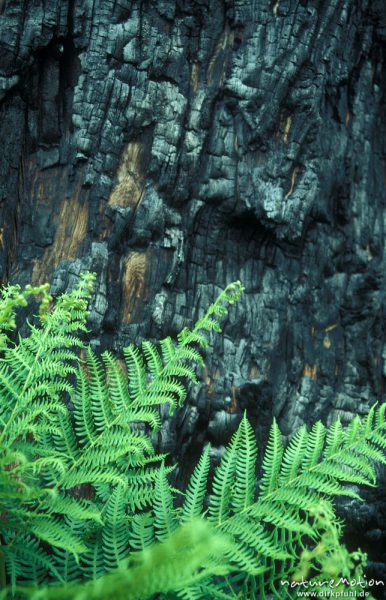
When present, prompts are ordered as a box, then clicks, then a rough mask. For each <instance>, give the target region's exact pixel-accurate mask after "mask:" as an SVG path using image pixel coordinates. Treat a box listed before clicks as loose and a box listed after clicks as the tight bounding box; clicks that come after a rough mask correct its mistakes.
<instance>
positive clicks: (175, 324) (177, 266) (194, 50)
mask: <svg viewBox="0 0 386 600" xmlns="http://www.w3.org/2000/svg"><path fill="white" fill-rule="evenodd" d="M0 30H1V34H0V112H1V118H0V137H1V144H2V147H1V161H0V180H1V181H0V185H1V192H0V194H1V195H0V202H1V208H2V213H1V230H0V232H1V260H0V267H1V277H2V280H3V281H18V282H21V283H26V282H29V281H31V280H32V281H33V282H35V283H36V282H40V281H43V280H53V289H54V292H55V293H59V292H61V291H63V290H64V289H65V288H66V287H67V286H68V285H71V284H72V283H73V282H74V281H75V280H76V278H77V277H78V275H79V273H80V272H81V271H84V270H86V269H91V270H94V271H96V272H97V274H98V280H97V293H96V296H95V300H94V302H93V307H92V315H91V326H92V331H93V343H94V345H95V346H100V347H105V346H110V347H114V348H115V349H119V348H121V347H122V345H124V344H126V343H127V342H129V341H139V340H140V339H141V338H143V337H152V338H159V337H160V336H164V335H166V334H170V333H175V332H176V331H178V330H179V329H180V328H181V327H182V326H183V325H185V324H187V323H189V322H191V321H192V319H193V318H194V317H196V316H197V315H198V314H200V312H201V311H202V310H203V308H204V307H205V306H207V305H208V304H209V303H210V302H211V301H212V300H213V298H214V297H215V295H216V293H217V292H218V291H219V289H220V288H221V287H223V286H224V285H225V284H226V283H228V282H229V281H231V280H235V279H240V280H241V281H242V282H243V283H244V285H245V286H246V294H245V297H244V299H243V301H242V302H241V303H240V305H239V306H237V308H236V309H235V310H232V312H231V314H230V315H229V319H228V321H227V323H226V325H225V328H224V336H223V337H222V339H217V340H215V341H214V344H213V347H212V350H211V351H210V352H209V354H208V359H207V368H206V370H205V372H204V373H203V378H202V384H201V385H200V386H199V387H198V388H197V389H195V390H193V391H192V394H191V395H190V400H189V403H188V404H187V405H186V406H185V407H184V408H183V409H182V410H181V411H180V412H179V414H178V415H177V416H176V417H175V418H173V419H170V418H168V417H167V415H165V416H164V426H163V429H162V431H161V433H160V436H159V444H160V446H161V447H162V449H164V450H168V451H170V452H172V453H173V454H174V455H175V456H177V455H179V456H180V458H181V457H182V458H183V460H184V465H185V468H184V469H182V471H181V472H180V478H182V479H184V478H185V477H186V475H187V473H188V472H189V470H190V469H191V467H192V465H193V463H194V461H195V459H196V456H197V455H198V453H199V452H200V450H201V448H202V446H203V444H204V443H205V442H206V441H207V440H210V441H211V442H212V444H213V445H214V447H215V450H214V453H215V454H220V453H221V446H222V445H223V444H224V443H225V441H226V440H228V439H229V437H230V435H231V433H232V431H233V430H234V429H235V427H236V426H237V423H238V421H239V419H240V415H241V414H242V412H243V411H244V410H246V411H247V412H248V414H249V416H250V418H251V420H252V422H253V423H254V425H255V427H256V434H257V438H258V442H259V444H260V447H262V446H263V445H264V444H265V441H266V438H267V430H268V426H269V424H270V422H271V420H272V417H273V416H276V417H277V418H278V421H279V423H280V426H281V427H282V428H283V430H284V432H285V433H286V434H287V435H289V434H291V433H292V432H293V431H294V430H295V429H296V428H297V427H298V426H300V425H301V424H303V423H304V422H306V423H310V422H312V421H314V420H316V419H318V418H321V419H323V420H324V421H327V422H330V421H331V419H333V418H336V417H337V416H338V415H340V416H341V418H342V419H343V421H347V420H348V419H350V418H351V417H352V415H353V414H356V413H359V414H361V413H363V412H365V411H366V410H367V408H368V407H369V405H371V404H373V403H374V402H375V401H376V400H380V399H381V397H382V394H383V392H384V376H385V374H386V373H385V369H386V366H385V363H386V347H385V326H384V320H382V307H383V306H384V301H385V286H384V265H385V263H384V257H385V243H384V240H385V236H384V223H385V220H384V219H385V200H386V185H385V184H386V162H385V160H386V141H385V140H386V126H385V73H386V71H385V49H386V6H385V4H384V2H383V1H382V0H307V1H305V0H274V1H273V2H272V3H270V2H269V1H266V2H259V1H258V0H184V1H182V0H164V1H163V0H152V1H151V0H148V1H145V0H142V1H140V0H138V1H130V0H121V1H118V2H117V1H115V0H114V1H112V0H92V1H91V0H90V1H87V2H76V1H75V0H60V1H59V0H46V1H45V2H44V3H43V2H32V1H29V0H25V1H22V2H21V1H20V0H5V1H4V0H3V2H0ZM376 494H377V495H376V496H375V495H374V494H369V493H368V494H367V496H366V498H367V502H366V503H365V504H363V505H361V506H360V505H359V504H358V503H351V504H350V505H349V506H348V507H347V505H346V509H345V510H346V513H347V515H348V517H349V520H350V531H351V535H352V537H353V539H354V541H356V542H358V539H359V540H360V545H361V546H362V548H363V547H365V548H366V549H369V551H370V553H371V556H372V561H373V562H372V563H371V564H370V569H369V572H370V573H373V574H376V575H377V576H378V577H379V576H381V575H382V571H384V564H382V563H385V562H386V555H385V554H384V548H385V547H386V546H385V519H384V516H385V512H386V503H385V501H384V499H383V498H382V495H381V494H382V490H381V488H379V490H378V491H377V492H376ZM382 544H383V546H382ZM382 547H383V549H382ZM382 552H383V554H382ZM383 574H384V572H383Z"/></svg>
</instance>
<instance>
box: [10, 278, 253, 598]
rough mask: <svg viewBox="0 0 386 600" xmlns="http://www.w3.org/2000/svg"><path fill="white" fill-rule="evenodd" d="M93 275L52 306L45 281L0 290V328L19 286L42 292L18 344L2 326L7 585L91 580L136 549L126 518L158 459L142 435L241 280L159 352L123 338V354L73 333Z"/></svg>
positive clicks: (188, 371)
mask: <svg viewBox="0 0 386 600" xmlns="http://www.w3.org/2000/svg"><path fill="white" fill-rule="evenodd" d="M92 284H93V276H91V275H86V276H84V277H83V278H82V279H81V282H80V284H79V285H78V286H77V287H76V288H75V289H74V290H73V291H72V292H71V293H68V294H64V295H62V296H61V297H60V298H59V299H58V300H57V301H56V303H55V304H54V305H53V306H51V307H50V306H49V305H50V302H51V298H50V297H49V295H48V292H47V288H46V287H43V288H29V289H27V290H26V291H25V293H22V294H20V293H19V290H17V289H16V288H13V289H8V290H7V291H6V292H4V295H3V303H2V306H0V309H2V310H1V314H2V319H1V321H0V322H2V323H3V325H4V326H3V331H7V330H9V329H14V328H15V326H16V323H15V319H14V309H15V308H16V307H17V306H19V305H22V306H23V305H25V297H26V296H27V295H30V294H31V293H32V294H34V295H36V294H43V301H42V304H41V307H40V318H39V321H38V322H34V323H30V324H29V335H27V336H25V337H21V336H19V338H18V340H17V342H16V343H15V342H14V341H13V340H12V339H11V337H8V336H7V335H6V334H4V337H3V353H2V357H1V358H0V396H1V407H0V411H1V412H0V419H1V420H0V453H1V454H0V462H1V466H2V472H1V476H0V511H1V512H0V515H1V538H0V540H1V553H0V563H1V564H0V577H1V578H2V582H1V583H2V585H3V586H4V584H5V583H6V581H7V582H9V583H10V584H11V588H12V589H15V587H16V585H17V583H18V582H19V581H20V580H27V581H30V582H33V583H35V584H39V583H40V582H41V581H44V580H55V579H56V580H59V581H62V582H69V581H73V580H75V579H79V578H87V579H95V578H97V577H98V576H100V575H101V574H102V573H104V572H105V571H109V570H111V569H113V568H114V567H117V566H118V565H119V564H120V561H121V560H122V559H124V558H126V557H127V556H128V554H129V553H130V551H132V550H135V549H136V548H137V543H136V541H135V534H134V533H133V541H131V535H130V532H131V531H132V530H133V528H135V526H136V525H134V524H133V523H132V518H133V516H134V515H136V514H137V513H138V512H139V511H141V510H143V509H144V508H145V507H147V506H149V505H150V504H151V503H152V501H153V498H154V495H155V489H156V486H157V481H158V473H159V472H160V470H161V464H162V461H163V459H164V458H165V457H164V455H159V454H157V453H156V452H155V450H154V448H153V445H152V443H151V438H150V434H151V432H152V431H156V430H157V429H158V428H159V426H160V419H159V413H158V407H159V405H160V404H168V405H169V406H170V407H171V409H172V410H173V409H174V408H175V407H176V406H177V405H178V404H181V403H182V402H183V400H184V399H185V396H186V381H196V375H195V371H194V367H193V365H197V364H199V365H201V364H203V359H202V355H201V350H202V349H205V348H206V347H207V344H208V342H207V339H206V334H207V333H208V332H210V331H212V330H215V331H218V330H219V320H220V319H221V318H222V317H223V316H224V314H226V312H227V308H226V306H227V305H228V304H231V303H233V302H235V301H236V300H237V299H238V297H239V295H240V293H241V291H242V288H241V285H240V284H238V283H236V284H231V285H230V286H228V288H226V290H224V292H222V293H221V294H220V296H219V297H218V299H217V300H216V302H214V303H213V304H212V305H211V306H210V307H209V309H208V311H207V312H206V314H205V315H204V316H203V317H202V318H201V319H199V320H198V322H197V323H196V324H195V326H194V327H193V329H192V330H189V329H187V328H186V329H184V330H183V331H182V332H181V333H180V334H179V336H178V339H177V341H176V342H174V341H173V340H172V339H171V338H166V339H165V340H163V341H162V342H161V344H160V351H159V350H158V349H157V347H156V346H155V345H154V344H151V343H150V342H144V343H143V346H142V351H141V350H140V349H139V348H136V347H135V346H134V345H130V346H129V347H128V348H126V349H125V350H124V359H125V365H122V364H121V363H120V362H119V361H118V360H117V359H116V358H114V357H113V356H112V355H111V354H110V353H108V352H105V353H104V354H103V355H102V357H101V358H98V357H97V356H96V355H95V353H94V352H93V351H92V350H91V349H90V348H89V347H88V346H86V345H85V344H84V343H83V342H82V341H81V339H80V336H79V333H81V332H86V331H87V330H86V320H87V316H88V309H87V304H88V300H89V297H90V294H91V291H92ZM79 351H81V353H83V355H84V357H83V360H81V359H80V354H79ZM168 470H170V469H168V468H166V467H162V472H167V471H168Z"/></svg>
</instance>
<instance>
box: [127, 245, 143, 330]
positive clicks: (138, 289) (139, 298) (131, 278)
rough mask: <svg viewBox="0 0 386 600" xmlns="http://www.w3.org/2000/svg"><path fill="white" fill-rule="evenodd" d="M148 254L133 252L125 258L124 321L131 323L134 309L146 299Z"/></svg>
mask: <svg viewBox="0 0 386 600" xmlns="http://www.w3.org/2000/svg"><path fill="white" fill-rule="evenodd" d="M146 270H147V256H146V253H145V252H131V253H130V254H129V255H128V256H127V257H126V259H125V262H124V266H123V275H122V321H123V322H125V323H130V322H131V321H132V319H133V315H134V311H135V310H138V307H140V306H141V303H143V302H144V301H145V293H146V285H145V283H146Z"/></svg>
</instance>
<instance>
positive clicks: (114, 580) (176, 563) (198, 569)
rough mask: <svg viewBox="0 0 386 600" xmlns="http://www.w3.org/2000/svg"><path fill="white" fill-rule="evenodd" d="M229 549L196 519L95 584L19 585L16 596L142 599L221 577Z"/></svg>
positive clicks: (223, 538)
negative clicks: (29, 586)
mask: <svg viewBox="0 0 386 600" xmlns="http://www.w3.org/2000/svg"><path fill="white" fill-rule="evenodd" d="M230 547H231V542H230V541H229V539H228V538H227V537H226V536H224V535H222V534H220V533H219V532H217V531H215V530H213V528H212V527H211V526H210V525H209V523H207V522H205V521H203V520H200V519H194V520H192V521H191V522H190V523H189V524H187V525H184V526H183V527H181V528H179V529H178V530H177V531H176V532H175V533H173V534H171V535H170V536H169V537H168V538H167V539H166V540H165V542H163V543H162V544H153V545H151V546H150V547H149V548H147V549H146V550H144V551H142V552H141V553H140V554H138V555H136V556H135V557H134V558H132V559H131V560H129V561H127V560H126V561H124V562H123V563H122V564H121V565H120V566H119V568H117V569H115V570H114V571H112V572H111V573H109V574H107V575H104V576H102V577H101V578H99V579H97V580H96V581H90V582H88V583H84V584H76V583H73V584H67V585H66V586H51V587H43V588H37V589H31V588H22V587H21V586H20V587H19V588H18V590H17V591H18V596H19V598H21V599H24V598H26V599H30V600H58V599H60V600H90V599H93V600H111V599H114V600H142V599H146V598H150V597H151V596H153V594H155V593H157V592H158V593H159V592H168V591H170V590H178V589H185V588H188V587H189V586H191V585H192V584H193V583H195V582H197V581H200V580H201V579H203V578H206V577H208V576H213V575H222V574H223V573H224V572H226V571H227V569H228V567H227V561H226V558H225V557H224V554H225V552H226V551H227V550H228V549H229V548H230ZM7 597H8V596H7V595H6V594H4V595H3V596H2V598H4V599H5V598H7Z"/></svg>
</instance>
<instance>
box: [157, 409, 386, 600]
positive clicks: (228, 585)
mask: <svg viewBox="0 0 386 600" xmlns="http://www.w3.org/2000/svg"><path fill="white" fill-rule="evenodd" d="M385 409H386V405H382V406H380V407H379V408H378V409H376V408H375V407H373V408H372V409H371V411H370V413H369V415H368V416H367V418H366V420H365V421H364V422H361V420H360V419H359V417H356V418H355V419H354V420H353V421H352V423H351V424H350V425H349V426H348V427H347V428H343V427H342V425H341V424H340V423H339V421H338V422H336V423H334V424H333V425H332V426H331V427H330V428H326V427H325V426H324V425H322V424H321V423H317V424H315V425H314V427H313V428H312V430H311V432H307V430H306V428H305V427H302V428H301V429H300V430H299V431H298V432H296V433H295V434H294V436H293V437H292V440H291V441H290V443H289V444H288V446H287V448H286V449H285V448H284V446H283V442H282V436H281V433H280V430H279V428H278V425H277V423H276V421H274V422H273V425H272V428H271V432H270V436H269V441H268V444H267V449H266V452H265V456H264V459H263V477H262V479H261V482H260V486H259V490H258V492H257V491H256V456H257V448H256V443H255V437H254V433H253V430H252V427H251V425H250V424H249V422H248V420H247V418H246V415H244V417H243V418H242V420H241V422H240V426H239V428H238V430H237V431H236V433H235V434H234V435H233V437H232V439H231V441H230V443H229V445H228V447H227V448H226V451H225V454H224V455H223V458H222V460H221V462H220V465H219V466H218V467H217V468H216V469H215V471H214V476H213V483H212V489H211V494H210V503H209V510H208V514H207V518H208V519H209V520H210V521H211V522H212V523H213V524H214V525H215V527H216V529H218V530H219V531H221V532H222V533H224V534H227V535H230V536H231V537H232V539H233V542H234V543H233V547H232V549H231V553H230V554H228V555H227V557H228V559H229V561H230V564H231V571H232V574H230V575H229V576H228V577H227V578H226V579H224V581H223V582H222V583H219V582H218V583H217V584H216V590H217V592H216V593H217V594H218V595H217V596H216V595H213V597H219V598H220V597H226V596H225V594H229V593H231V594H234V595H230V596H228V597H236V596H235V595H237V594H240V593H243V592H242V589H244V588H245V589H248V590H249V591H248V594H251V597H254V596H253V595H252V591H251V590H252V588H253V586H254V587H255V589H256V596H255V597H256V598H258V597H262V598H264V597H265V596H264V594H265V592H266V590H269V589H270V590H271V592H272V593H274V594H275V595H277V594H279V595H280V593H285V592H284V591H283V590H282V589H281V588H280V587H278V586H279V582H280V578H282V577H283V576H284V575H286V576H288V573H290V572H291V571H293V570H294V569H295V564H296V561H297V556H299V554H300V553H301V552H302V551H303V549H304V548H305V547H306V546H307V544H311V545H312V544H313V545H318V544H320V543H321V540H322V539H323V536H324V535H325V532H324V530H323V527H324V525H323V526H322V525H321V522H320V519H319V520H318V519H317V518H316V517H315V515H316V514H317V507H319V506H320V505H321V503H323V506H324V509H325V511H328V512H329V514H330V515H333V517H331V518H332V519H336V517H335V516H334V515H335V513H334V511H333V505H332V504H331V501H330V500H329V498H331V499H332V497H333V496H336V495H347V496H351V497H353V498H358V497H359V496H358V494H357V491H356V490H355V489H353V488H352V485H349V486H347V485H344V484H353V483H354V484H358V485H359V484H361V485H362V484H365V485H374V484H375V470H374V466H373V462H374V461H378V462H382V463H385V462H386V457H385V453H384V450H385V448H386V421H385ZM209 472H210V471H209V449H208V448H206V449H205V451H204V453H203V456H202V457H201V460H200V462H199V464H198V465H197V467H196V469H195V471H194V472H193V474H192V477H191V480H190V483H189V485H188V487H187V490H186V493H185V501H184V504H183V507H182V510H180V509H176V508H172V507H171V492H170V488H169V489H168V487H167V486H166V482H164V484H163V496H164V502H163V503H161V502H160V501H158V502H157V506H156V518H157V521H158V522H160V521H166V520H167V519H169V520H171V519H174V521H173V522H174V527H176V526H177V525H176V522H177V520H179V521H180V522H185V521H187V520H188V517H189V514H191V513H192V514H194V515H197V514H198V511H199V510H202V506H203V499H204V497H205V495H206V494H207V493H208V492H209V490H208V485H207V481H208V478H209ZM166 498H167V501H166ZM147 525H148V527H150V523H149V522H148V523H147ZM153 526H154V527H155V528H157V524H156V519H155V518H154V520H153ZM212 586H213V583H212V582H211V581H210V580H208V581H206V582H203V583H201V584H200V585H199V586H196V587H193V588H192V589H187V590H184V592H183V593H181V597H182V598H186V599H188V598H205V597H210V595H209V594H213V590H212ZM247 597H249V596H247Z"/></svg>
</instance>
